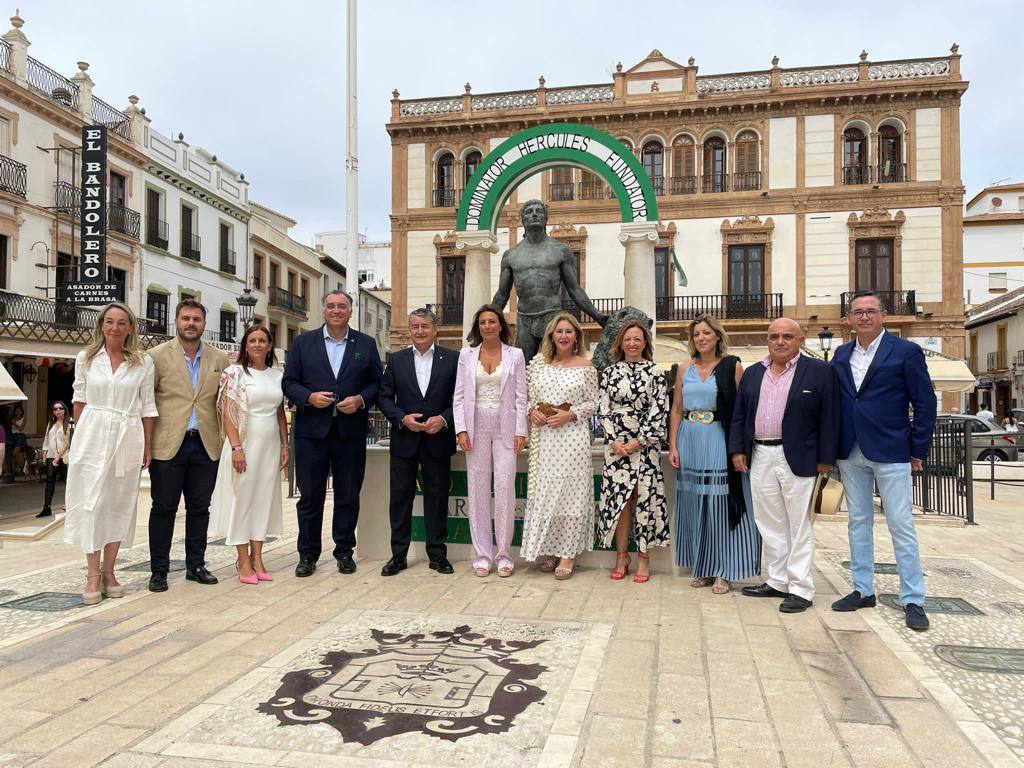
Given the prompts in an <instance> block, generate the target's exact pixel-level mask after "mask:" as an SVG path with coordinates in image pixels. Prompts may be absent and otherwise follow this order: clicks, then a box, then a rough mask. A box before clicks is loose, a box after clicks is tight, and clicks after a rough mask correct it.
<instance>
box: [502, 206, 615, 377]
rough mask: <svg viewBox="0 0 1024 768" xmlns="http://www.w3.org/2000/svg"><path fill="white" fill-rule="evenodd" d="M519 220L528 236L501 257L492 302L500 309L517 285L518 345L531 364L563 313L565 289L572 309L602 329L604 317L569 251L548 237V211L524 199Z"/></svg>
mask: <svg viewBox="0 0 1024 768" xmlns="http://www.w3.org/2000/svg"><path fill="white" fill-rule="evenodd" d="M520 217H521V218H522V220H523V228H524V229H525V230H526V234H525V236H524V237H523V239H522V240H520V241H519V242H518V243H516V244H515V246H513V247H512V248H509V249H508V250H507V251H505V253H504V255H503V256H502V257H501V278H500V279H499V281H498V291H497V293H495V294H494V298H493V299H492V303H493V304H496V305H497V306H499V307H502V308H504V306H505V304H506V303H508V297H509V294H510V293H511V291H512V286H513V285H515V287H516V295H517V296H518V297H519V309H518V316H519V319H518V321H517V328H516V346H518V347H519V348H520V349H521V350H523V355H524V356H525V357H526V361H527V362H529V361H530V360H531V359H532V358H533V356H534V355H535V354H537V350H538V348H539V347H540V342H541V340H542V339H543V338H544V329H545V328H546V327H547V324H548V323H549V322H550V321H551V318H552V317H554V316H555V315H556V314H557V313H558V312H560V311H561V310H562V306H561V287H562V286H563V285H564V286H565V290H566V292H567V293H568V294H569V296H570V297H571V298H572V300H573V302H575V304H576V306H577V307H579V308H580V309H581V310H583V311H584V312H586V313H587V314H588V315H590V316H591V317H592V318H594V320H596V321H597V322H598V324H599V325H601V326H602V327H603V326H604V325H605V323H607V322H608V315H604V314H602V313H600V312H598V311H597V308H596V307H594V305H593V304H592V303H591V301H590V299H589V298H588V297H587V294H586V293H585V292H584V290H583V289H582V288H580V284H579V281H578V280H577V279H576V271H575V264H574V261H573V257H572V251H570V250H569V246H567V245H566V244H565V243H560V242H558V241H557V240H555V239H553V238H551V237H548V233H547V223H548V207H547V206H546V205H545V204H544V203H543V202H541V201H540V200H527V201H526V202H525V203H523V205H522V207H521V208H520Z"/></svg>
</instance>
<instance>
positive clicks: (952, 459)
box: [912, 419, 974, 524]
mask: <svg viewBox="0 0 1024 768" xmlns="http://www.w3.org/2000/svg"><path fill="white" fill-rule="evenodd" d="M972 473H973V465H972V464H971V426H970V423H969V422H967V421H966V420H958V419H950V420H945V419H940V420H939V422H938V423H937V424H936V425H935V433H934V435H933V436H932V445H931V449H930V450H929V451H928V458H926V459H925V460H924V466H923V468H922V469H921V470H920V471H915V472H913V473H912V482H913V500H914V506H915V507H917V508H918V509H920V510H921V512H922V513H923V514H925V515H942V516H946V517H959V518H962V519H963V520H964V521H965V522H967V523H968V524H972V523H974V480H973V476H972Z"/></svg>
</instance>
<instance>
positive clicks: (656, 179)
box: [648, 176, 665, 196]
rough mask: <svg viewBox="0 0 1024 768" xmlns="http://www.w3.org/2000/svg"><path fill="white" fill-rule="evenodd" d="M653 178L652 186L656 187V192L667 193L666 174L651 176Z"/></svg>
mask: <svg viewBox="0 0 1024 768" xmlns="http://www.w3.org/2000/svg"><path fill="white" fill-rule="evenodd" d="M648 178H649V179H650V180H651V186H652V187H654V194H656V195H659V196H660V195H664V194H665V177H664V176H649V177H648Z"/></svg>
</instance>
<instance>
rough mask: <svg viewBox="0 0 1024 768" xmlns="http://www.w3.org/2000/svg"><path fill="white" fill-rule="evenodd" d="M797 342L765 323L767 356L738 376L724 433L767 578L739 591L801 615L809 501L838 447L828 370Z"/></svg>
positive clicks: (809, 552)
mask: <svg viewBox="0 0 1024 768" xmlns="http://www.w3.org/2000/svg"><path fill="white" fill-rule="evenodd" d="M803 343H804V333H803V330H802V329H801V328H800V325H799V324H798V323H797V322H796V321H794V320H790V319H789V318H786V317H781V318H779V319H778V320H775V321H774V322H772V324H771V325H770V326H768V356H767V357H766V358H765V359H764V360H762V361H761V362H760V363H759V364H756V365H752V366H750V367H749V368H747V370H746V371H744V373H743V378H742V379H741V380H740V384H739V388H738V389H737V392H736V406H735V409H734V410H733V418H732V424H731V427H730V430H729V453H730V456H731V459H732V463H733V466H734V467H735V469H736V470H737V471H738V472H745V473H748V475H749V479H750V493H751V498H752V500H753V504H754V521H755V522H756V523H757V529H758V531H759V532H760V533H761V539H762V542H763V551H764V558H765V564H766V566H767V573H768V576H767V579H766V580H765V582H764V583H763V584H760V585H758V586H756V587H755V586H747V587H744V588H743V594H744V595H747V596H749V597H781V598H784V599H783V601H782V604H781V605H780V606H779V610H780V611H781V612H783V613H800V612H801V611H805V610H807V608H809V607H810V605H811V602H812V600H813V599H814V579H813V577H812V575H811V569H812V567H813V565H814V527H813V525H812V521H811V511H810V504H811V497H812V496H813V494H814V486H815V484H816V483H817V480H818V476H819V475H822V474H826V473H827V472H828V471H829V470H830V469H831V467H832V465H833V464H834V463H835V460H836V451H837V449H838V445H839V401H838V398H839V392H838V389H837V387H836V374H835V370H834V369H833V368H832V367H831V366H830V365H828V363H825V362H822V361H821V360H816V359H814V358H812V357H806V356H803V355H801V354H800V347H801V346H802V345H803Z"/></svg>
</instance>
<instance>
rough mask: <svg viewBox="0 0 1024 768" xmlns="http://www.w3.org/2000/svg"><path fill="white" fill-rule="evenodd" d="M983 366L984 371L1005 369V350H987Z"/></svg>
mask: <svg viewBox="0 0 1024 768" xmlns="http://www.w3.org/2000/svg"><path fill="white" fill-rule="evenodd" d="M986 363H987V365H986V366H985V370H986V371H1005V370H1006V350H1005V349H1000V350H999V351H997V352H989V353H988V355H987V356H986Z"/></svg>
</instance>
